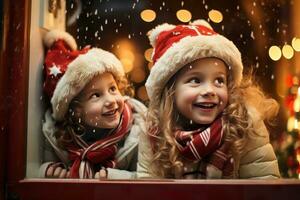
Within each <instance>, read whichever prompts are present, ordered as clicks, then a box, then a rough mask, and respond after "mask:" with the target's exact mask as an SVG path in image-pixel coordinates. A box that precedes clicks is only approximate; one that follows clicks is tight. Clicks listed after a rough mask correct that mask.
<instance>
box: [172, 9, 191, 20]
mask: <svg viewBox="0 0 300 200" xmlns="http://www.w3.org/2000/svg"><path fill="white" fill-rule="evenodd" d="M176 17H177V18H178V19H179V21H181V22H189V21H191V19H192V13H191V12H190V11H188V10H185V9H181V10H178V11H177V12H176Z"/></svg>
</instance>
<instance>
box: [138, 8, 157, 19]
mask: <svg viewBox="0 0 300 200" xmlns="http://www.w3.org/2000/svg"><path fill="white" fill-rule="evenodd" d="M140 16H141V18H142V20H144V21H145V22H152V21H153V20H155V18H156V13H155V11H153V10H150V9H147V10H143V11H142V12H141V14H140Z"/></svg>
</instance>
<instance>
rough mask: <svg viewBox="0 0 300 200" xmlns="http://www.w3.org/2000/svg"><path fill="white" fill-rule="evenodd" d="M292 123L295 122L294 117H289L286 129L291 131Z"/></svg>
mask: <svg viewBox="0 0 300 200" xmlns="http://www.w3.org/2000/svg"><path fill="white" fill-rule="evenodd" d="M294 123H295V117H289V119H288V121H287V130H288V131H289V132H291V131H293V129H294Z"/></svg>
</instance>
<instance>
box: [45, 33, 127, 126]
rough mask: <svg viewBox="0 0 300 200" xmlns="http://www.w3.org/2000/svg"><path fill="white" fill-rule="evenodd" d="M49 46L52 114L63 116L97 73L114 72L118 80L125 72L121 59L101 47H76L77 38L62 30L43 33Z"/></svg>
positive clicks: (47, 68) (48, 82) (47, 75)
mask: <svg viewBox="0 0 300 200" xmlns="http://www.w3.org/2000/svg"><path fill="white" fill-rule="evenodd" d="M44 44H45V45H46V46H47V47H48V48H49V50H48V51H47V54H46V57H45V63H44V75H45V82H44V85H43V88H44V92H45V93H46V94H47V95H48V96H49V98H51V104H52V110H53V113H52V116H53V118H54V119H55V120H57V121H61V120H63V118H64V116H65V114H66V112H67V110H68V107H69V104H70V102H71V101H72V99H73V98H74V97H76V96H77V95H78V94H79V93H80V91H81V90H82V89H83V88H84V87H85V85H86V84H87V83H89V81H91V80H92V79H93V78H94V77H95V76H97V75H99V74H103V73H105V72H111V73H112V74H113V75H114V77H115V78H116V79H117V80H118V79H121V77H123V76H124V75H125V73H124V69H123V66H122V64H121V62H120V61H119V60H118V59H117V58H116V56H114V55H113V54H112V53H110V52H108V51H105V50H102V49H100V48H91V49H90V48H89V47H87V48H84V49H82V50H76V48H77V45H76V42H75V40H74V38H73V37H72V36H71V35H70V34H68V33H66V32H63V31H58V30H52V31H50V32H48V33H47V34H46V35H45V37H44Z"/></svg>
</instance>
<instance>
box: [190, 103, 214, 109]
mask: <svg viewBox="0 0 300 200" xmlns="http://www.w3.org/2000/svg"><path fill="white" fill-rule="evenodd" d="M193 106H195V107H198V108H202V109H213V108H214V107H216V106H217V104H216V103H194V104H193Z"/></svg>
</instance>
